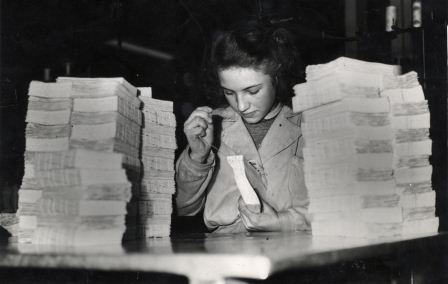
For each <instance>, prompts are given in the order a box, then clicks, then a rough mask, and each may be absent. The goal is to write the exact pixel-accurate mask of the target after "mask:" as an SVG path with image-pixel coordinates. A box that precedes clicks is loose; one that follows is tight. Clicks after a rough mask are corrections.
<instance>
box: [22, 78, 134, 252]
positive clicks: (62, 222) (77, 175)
mask: <svg viewBox="0 0 448 284" xmlns="http://www.w3.org/2000/svg"><path fill="white" fill-rule="evenodd" d="M29 95H30V100H29V107H28V113H27V122H28V125H27V133H26V142H27V144H26V145H27V146H26V150H27V151H26V153H25V176H24V179H23V183H22V187H21V189H20V191H19V210H18V212H19V214H18V215H19V227H20V231H19V241H22V242H29V241H32V242H34V243H43V244H57V245H93V244H99V243H101V244H105V243H110V244H119V243H121V239H122V237H123V233H124V231H125V229H126V226H125V216H126V213H127V211H126V210H127V206H128V201H129V200H130V199H131V187H132V190H133V191H134V192H136V193H138V192H139V186H140V171H141V162H140V159H139V147H140V139H139V137H140V129H141V111H140V109H139V107H140V100H139V99H138V98H137V89H136V88H134V87H132V86H131V85H130V84H129V83H127V82H126V81H125V80H124V79H122V78H107V79H105V78H68V77H64V78H58V79H57V83H42V82H34V81H33V82H31V84H30V90H29ZM134 211H137V209H135V210H134ZM136 223H137V222H135V224H136Z"/></svg>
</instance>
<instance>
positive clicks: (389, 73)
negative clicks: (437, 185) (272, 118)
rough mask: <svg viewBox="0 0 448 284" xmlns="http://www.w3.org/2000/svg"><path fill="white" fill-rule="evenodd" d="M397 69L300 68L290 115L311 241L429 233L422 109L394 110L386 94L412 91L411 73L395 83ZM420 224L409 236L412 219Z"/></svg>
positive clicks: (340, 62) (340, 63)
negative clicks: (299, 143) (298, 118)
mask: <svg viewBox="0 0 448 284" xmlns="http://www.w3.org/2000/svg"><path fill="white" fill-rule="evenodd" d="M399 69H400V68H399V67H397V66H392V65H385V64H378V63H369V62H362V61H359V60H352V59H348V58H339V59H337V60H335V61H333V62H330V63H328V64H323V65H317V66H309V67H307V79H308V81H307V82H306V83H304V84H300V85H298V86H296V87H295V88H294V90H295V94H296V96H295V98H294V99H293V109H294V111H295V112H303V122H302V132H303V137H304V141H305V147H304V149H303V156H304V173H305V183H306V186H307V189H308V192H309V198H310V206H309V213H310V215H311V217H312V221H311V224H312V231H313V234H314V235H341V236H355V237H369V238H371V237H383V236H398V235H403V234H408V233H411V232H415V233H419V232H425V233H426V232H431V231H434V230H437V225H436V224H438V220H437V219H436V218H434V214H433V213H434V204H435V202H434V201H435V200H434V198H433V197H434V195H433V193H434V192H432V191H431V186H430V180H431V179H430V177H431V175H430V173H431V167H430V165H429V163H428V157H429V155H430V153H431V147H430V146H431V143H430V140H429V138H428V130H429V112H428V111H427V106H426V108H425V107H424V106H421V105H420V106H418V105H417V104H415V105H413V106H408V105H406V106H404V105H398V103H394V100H393V99H392V98H391V96H392V94H390V92H391V91H392V90H397V91H398V92H408V91H410V92H412V91H411V90H413V89H415V88H420V87H419V84H418V80H417V76H416V73H415V72H410V73H407V74H404V75H401V76H399V75H398V72H399ZM419 90H421V88H420V89H419ZM387 94H390V95H387ZM421 95H422V96H423V93H421ZM423 100H424V99H423ZM397 101H399V99H395V102H397ZM400 103H403V102H402V101H400ZM419 103H420V104H425V102H422V101H420V102H419ZM417 110H418V111H417ZM415 111H417V112H415ZM410 112H413V113H410ZM428 145H429V146H428ZM428 147H429V148H428ZM428 173H429V175H428ZM420 182H421V183H420ZM417 183H418V184H419V185H415V186H414V184H417ZM428 183H429V186H428ZM409 184H411V186H410V185H409ZM410 187H411V188H412V190H411V189H409V188H410ZM417 188H418V189H421V191H422V192H423V193H424V194H425V195H424V196H423V195H418V194H419V193H420V192H417V191H418V190H417ZM423 188H424V189H423ZM408 192H409V194H408ZM417 216H419V217H417ZM425 218H426V219H427V220H430V221H426V223H425V224H424V226H425V229H421V230H415V229H413V228H415V227H417V226H418V224H417V221H414V220H419V221H418V222H420V223H419V224H423V221H420V219H425ZM434 225H435V226H434Z"/></svg>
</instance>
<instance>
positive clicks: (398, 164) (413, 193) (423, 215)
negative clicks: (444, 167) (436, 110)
mask: <svg viewBox="0 0 448 284" xmlns="http://www.w3.org/2000/svg"><path fill="white" fill-rule="evenodd" d="M382 95H383V96H385V97H387V98H388V99H389V101H390V104H391V112H392V127H393V130H394V136H395V137H394V138H395V157H394V166H395V174H394V179H395V183H396V185H397V187H398V188H399V192H400V194H401V195H402V200H403V201H402V206H403V218H404V223H403V234H405V235H408V234H415V233H431V232H436V231H437V227H438V219H437V218H436V217H435V192H434V191H433V190H432V186H431V174H432V166H431V165H430V163H429V157H430V155H431V139H430V138H429V127H430V115H429V108H428V102H427V101H426V100H425V96H424V94H423V90H422V88H421V86H417V87H410V88H406V86H405V87H403V88H397V89H390V90H384V91H383V92H382Z"/></svg>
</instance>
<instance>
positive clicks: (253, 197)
mask: <svg viewBox="0 0 448 284" xmlns="http://www.w3.org/2000/svg"><path fill="white" fill-rule="evenodd" d="M227 162H228V163H229V165H230V166H231V167H232V170H233V176H234V178H235V181H236V185H237V186H238V189H239V190H240V193H241V196H242V197H243V200H244V202H245V203H246V204H247V205H258V206H259V205H260V200H259V199H258V196H257V194H256V192H255V190H254V189H253V188H252V186H251V185H250V183H249V180H248V179H247V177H246V172H245V167H244V161H243V156H242V155H236V156H227Z"/></svg>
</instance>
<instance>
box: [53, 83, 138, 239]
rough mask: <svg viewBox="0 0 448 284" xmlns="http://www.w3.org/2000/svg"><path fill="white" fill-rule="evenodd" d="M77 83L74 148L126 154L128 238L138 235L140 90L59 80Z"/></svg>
mask: <svg viewBox="0 0 448 284" xmlns="http://www.w3.org/2000/svg"><path fill="white" fill-rule="evenodd" d="M57 82H70V83H72V84H73V87H72V90H71V97H72V99H73V111H72V114H71V118H70V121H71V124H72V126H73V129H72V135H71V136H70V147H71V148H81V149H90V150H97V151H106V152H117V153H122V154H123V155H124V156H123V167H124V168H125V169H126V175H127V177H128V180H129V181H130V182H131V183H132V199H131V200H130V202H129V204H128V206H127V210H128V214H127V217H126V225H127V231H126V235H125V238H126V239H135V238H136V237H137V236H138V232H137V231H136V228H137V226H138V202H137V201H136V200H137V199H138V195H139V192H140V183H141V181H140V180H141V160H140V143H141V141H140V136H141V126H142V112H141V110H140V108H141V101H140V100H139V99H138V98H137V94H138V90H137V88H136V87H134V86H132V85H131V84H129V83H128V82H127V81H126V80H125V79H123V78H74V77H59V78H57Z"/></svg>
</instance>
